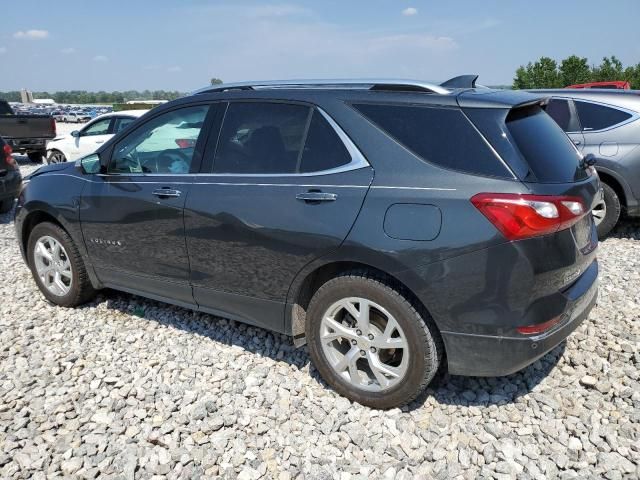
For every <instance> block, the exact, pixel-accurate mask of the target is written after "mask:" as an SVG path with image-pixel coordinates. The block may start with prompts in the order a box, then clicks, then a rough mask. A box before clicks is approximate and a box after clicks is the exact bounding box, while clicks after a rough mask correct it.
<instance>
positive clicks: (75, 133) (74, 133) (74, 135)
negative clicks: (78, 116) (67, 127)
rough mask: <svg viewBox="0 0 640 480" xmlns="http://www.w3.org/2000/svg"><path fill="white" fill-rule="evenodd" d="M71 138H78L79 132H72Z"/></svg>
mask: <svg viewBox="0 0 640 480" xmlns="http://www.w3.org/2000/svg"><path fill="white" fill-rule="evenodd" d="M71 136H72V137H76V138H78V137H79V136H80V132H79V131H78V130H74V131H73V132H71Z"/></svg>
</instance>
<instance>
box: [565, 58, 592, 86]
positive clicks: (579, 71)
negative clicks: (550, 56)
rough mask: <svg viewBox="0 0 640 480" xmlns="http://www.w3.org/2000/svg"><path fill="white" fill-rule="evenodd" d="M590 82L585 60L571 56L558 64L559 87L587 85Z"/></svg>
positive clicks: (588, 68) (589, 72)
mask: <svg viewBox="0 0 640 480" xmlns="http://www.w3.org/2000/svg"><path fill="white" fill-rule="evenodd" d="M590 80H591V68H590V67H589V62H588V61H587V59H586V58H581V57H578V56H577V55H571V56H570V57H567V58H565V59H564V60H562V62H561V63H560V84H561V85H560V86H562V87H566V86H568V85H575V84H576V83H587V82H589V81H590Z"/></svg>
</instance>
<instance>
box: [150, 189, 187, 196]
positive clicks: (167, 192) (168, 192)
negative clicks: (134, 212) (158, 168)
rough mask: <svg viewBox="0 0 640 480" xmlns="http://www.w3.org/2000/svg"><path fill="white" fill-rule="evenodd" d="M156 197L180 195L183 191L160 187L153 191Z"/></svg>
mask: <svg viewBox="0 0 640 480" xmlns="http://www.w3.org/2000/svg"><path fill="white" fill-rule="evenodd" d="M152 193H153V194H154V195H155V196H156V197H160V198H169V197H179V196H180V195H181V194H182V192H181V191H180V190H175V189H173V188H168V187H165V188H158V189H156V190H154V191H153V192H152Z"/></svg>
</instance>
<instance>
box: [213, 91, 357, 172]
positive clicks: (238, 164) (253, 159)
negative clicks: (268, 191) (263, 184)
mask: <svg viewBox="0 0 640 480" xmlns="http://www.w3.org/2000/svg"><path fill="white" fill-rule="evenodd" d="M350 161H351V155H350V154H349V152H348V150H347V148H346V147H345V145H344V144H343V143H342V140H341V139H340V137H339V136H338V134H337V133H336V132H335V130H334V129H333V127H332V126H331V125H330V124H329V123H328V122H327V120H326V119H325V118H324V117H323V115H322V114H321V113H320V112H318V111H317V110H315V109H312V108H311V107H307V106H304V105H293V104H285V103H270V102H238V103H230V104H229V107H228V108H227V112H226V114H225V117H224V122H223V124H222V130H221V132H220V138H219V140H218V148H217V150H216V155H215V158H214V161H213V171H214V173H237V174H257V175H259V174H292V173H308V172H319V171H323V170H329V169H332V168H337V167H340V166H342V165H346V164H348V163H349V162H350Z"/></svg>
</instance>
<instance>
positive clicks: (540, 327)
mask: <svg viewBox="0 0 640 480" xmlns="http://www.w3.org/2000/svg"><path fill="white" fill-rule="evenodd" d="M560 320H562V315H560V316H558V317H554V318H552V319H551V320H548V321H546V322H543V323H538V324H537V325H529V326H526V327H517V328H516V330H517V331H518V333H521V334H523V335H537V334H539V333H542V332H546V331H547V330H549V329H550V328H553V327H555V326H556V325H557V324H558V323H560Z"/></svg>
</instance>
